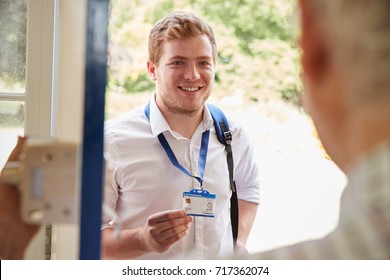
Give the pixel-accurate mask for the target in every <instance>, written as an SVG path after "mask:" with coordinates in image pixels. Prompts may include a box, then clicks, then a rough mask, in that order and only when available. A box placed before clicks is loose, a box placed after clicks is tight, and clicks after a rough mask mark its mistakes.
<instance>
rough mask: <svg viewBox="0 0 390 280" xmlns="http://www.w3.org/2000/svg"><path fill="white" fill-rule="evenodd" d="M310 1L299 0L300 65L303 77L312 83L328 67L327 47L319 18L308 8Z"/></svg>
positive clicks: (322, 75)
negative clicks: (300, 29)
mask: <svg viewBox="0 0 390 280" xmlns="http://www.w3.org/2000/svg"><path fill="white" fill-rule="evenodd" d="M309 2H310V1H306V0H300V1H299V5H300V10H301V28H302V32H301V38H300V45H301V48H302V56H301V63H302V67H303V73H304V75H305V76H306V77H307V78H309V79H310V80H312V81H314V82H321V79H322V78H323V77H324V74H325V73H326V70H327V67H329V58H330V57H329V45H328V42H327V39H326V36H325V33H324V30H323V28H322V26H321V24H320V22H319V19H318V18H319V16H321V15H318V14H316V13H315V11H313V7H311V6H310V3H309Z"/></svg>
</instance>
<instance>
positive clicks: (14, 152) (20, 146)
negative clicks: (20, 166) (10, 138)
mask: <svg viewBox="0 0 390 280" xmlns="http://www.w3.org/2000/svg"><path fill="white" fill-rule="evenodd" d="M26 140H27V138H25V137H20V136H19V137H18V142H17V144H16V146H15V148H14V149H13V150H12V152H11V154H10V155H9V157H8V160H7V162H10V161H17V160H18V159H19V155H20V153H21V152H22V151H23V148H24V144H25V142H26Z"/></svg>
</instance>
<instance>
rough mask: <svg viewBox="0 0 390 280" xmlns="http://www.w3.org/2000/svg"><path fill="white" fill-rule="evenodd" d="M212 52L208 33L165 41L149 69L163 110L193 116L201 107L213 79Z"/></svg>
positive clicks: (157, 99)
mask: <svg viewBox="0 0 390 280" xmlns="http://www.w3.org/2000/svg"><path fill="white" fill-rule="evenodd" d="M212 55H213V51H212V47H211V43H210V41H209V39H208V38H207V36H205V35H199V36H196V37H193V38H190V39H186V40H178V39H175V40H170V41H167V42H164V43H163V44H162V46H161V58H160V61H159V63H158V65H153V64H152V63H151V62H148V70H149V74H150V75H151V77H152V79H153V80H155V81H156V103H157V106H158V107H159V109H160V110H161V111H162V112H163V113H164V112H167V111H169V112H173V113H179V114H185V115H189V116H192V115H194V114H196V113H197V112H199V111H201V110H202V108H203V105H204V103H205V102H206V100H207V98H208V97H209V96H210V93H211V88H212V84H213V81H214V63H213V56H212Z"/></svg>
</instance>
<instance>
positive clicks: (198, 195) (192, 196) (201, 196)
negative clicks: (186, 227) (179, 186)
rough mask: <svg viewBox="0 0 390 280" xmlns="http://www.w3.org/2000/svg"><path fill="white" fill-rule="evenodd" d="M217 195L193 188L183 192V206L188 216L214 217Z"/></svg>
mask: <svg viewBox="0 0 390 280" xmlns="http://www.w3.org/2000/svg"><path fill="white" fill-rule="evenodd" d="M215 200H216V195H215V194H210V193H209V192H208V191H206V190H204V189H203V190H197V189H192V190H191V191H189V192H184V193H183V208H184V210H185V211H186V212H187V215H188V216H201V217H209V218H214V206H215Z"/></svg>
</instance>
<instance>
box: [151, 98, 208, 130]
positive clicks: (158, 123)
mask: <svg viewBox="0 0 390 280" xmlns="http://www.w3.org/2000/svg"><path fill="white" fill-rule="evenodd" d="M149 121H150V127H151V129H152V134H153V136H155V137H157V136H158V135H159V134H160V133H162V132H164V131H170V132H171V133H172V135H174V134H175V133H174V132H173V131H172V130H171V128H170V127H169V124H168V123H167V121H166V120H165V118H164V116H163V115H162V113H161V111H160V109H159V108H158V107H157V104H156V100H155V94H154V95H153V97H152V98H151V100H150V120H149ZM213 124H214V121H213V118H212V117H211V113H210V111H209V109H208V107H207V106H204V111H203V120H202V122H201V123H200V124H199V126H198V128H197V129H196V131H195V133H194V135H197V134H198V133H203V132H204V131H206V130H208V129H211V128H212V127H213Z"/></svg>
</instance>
